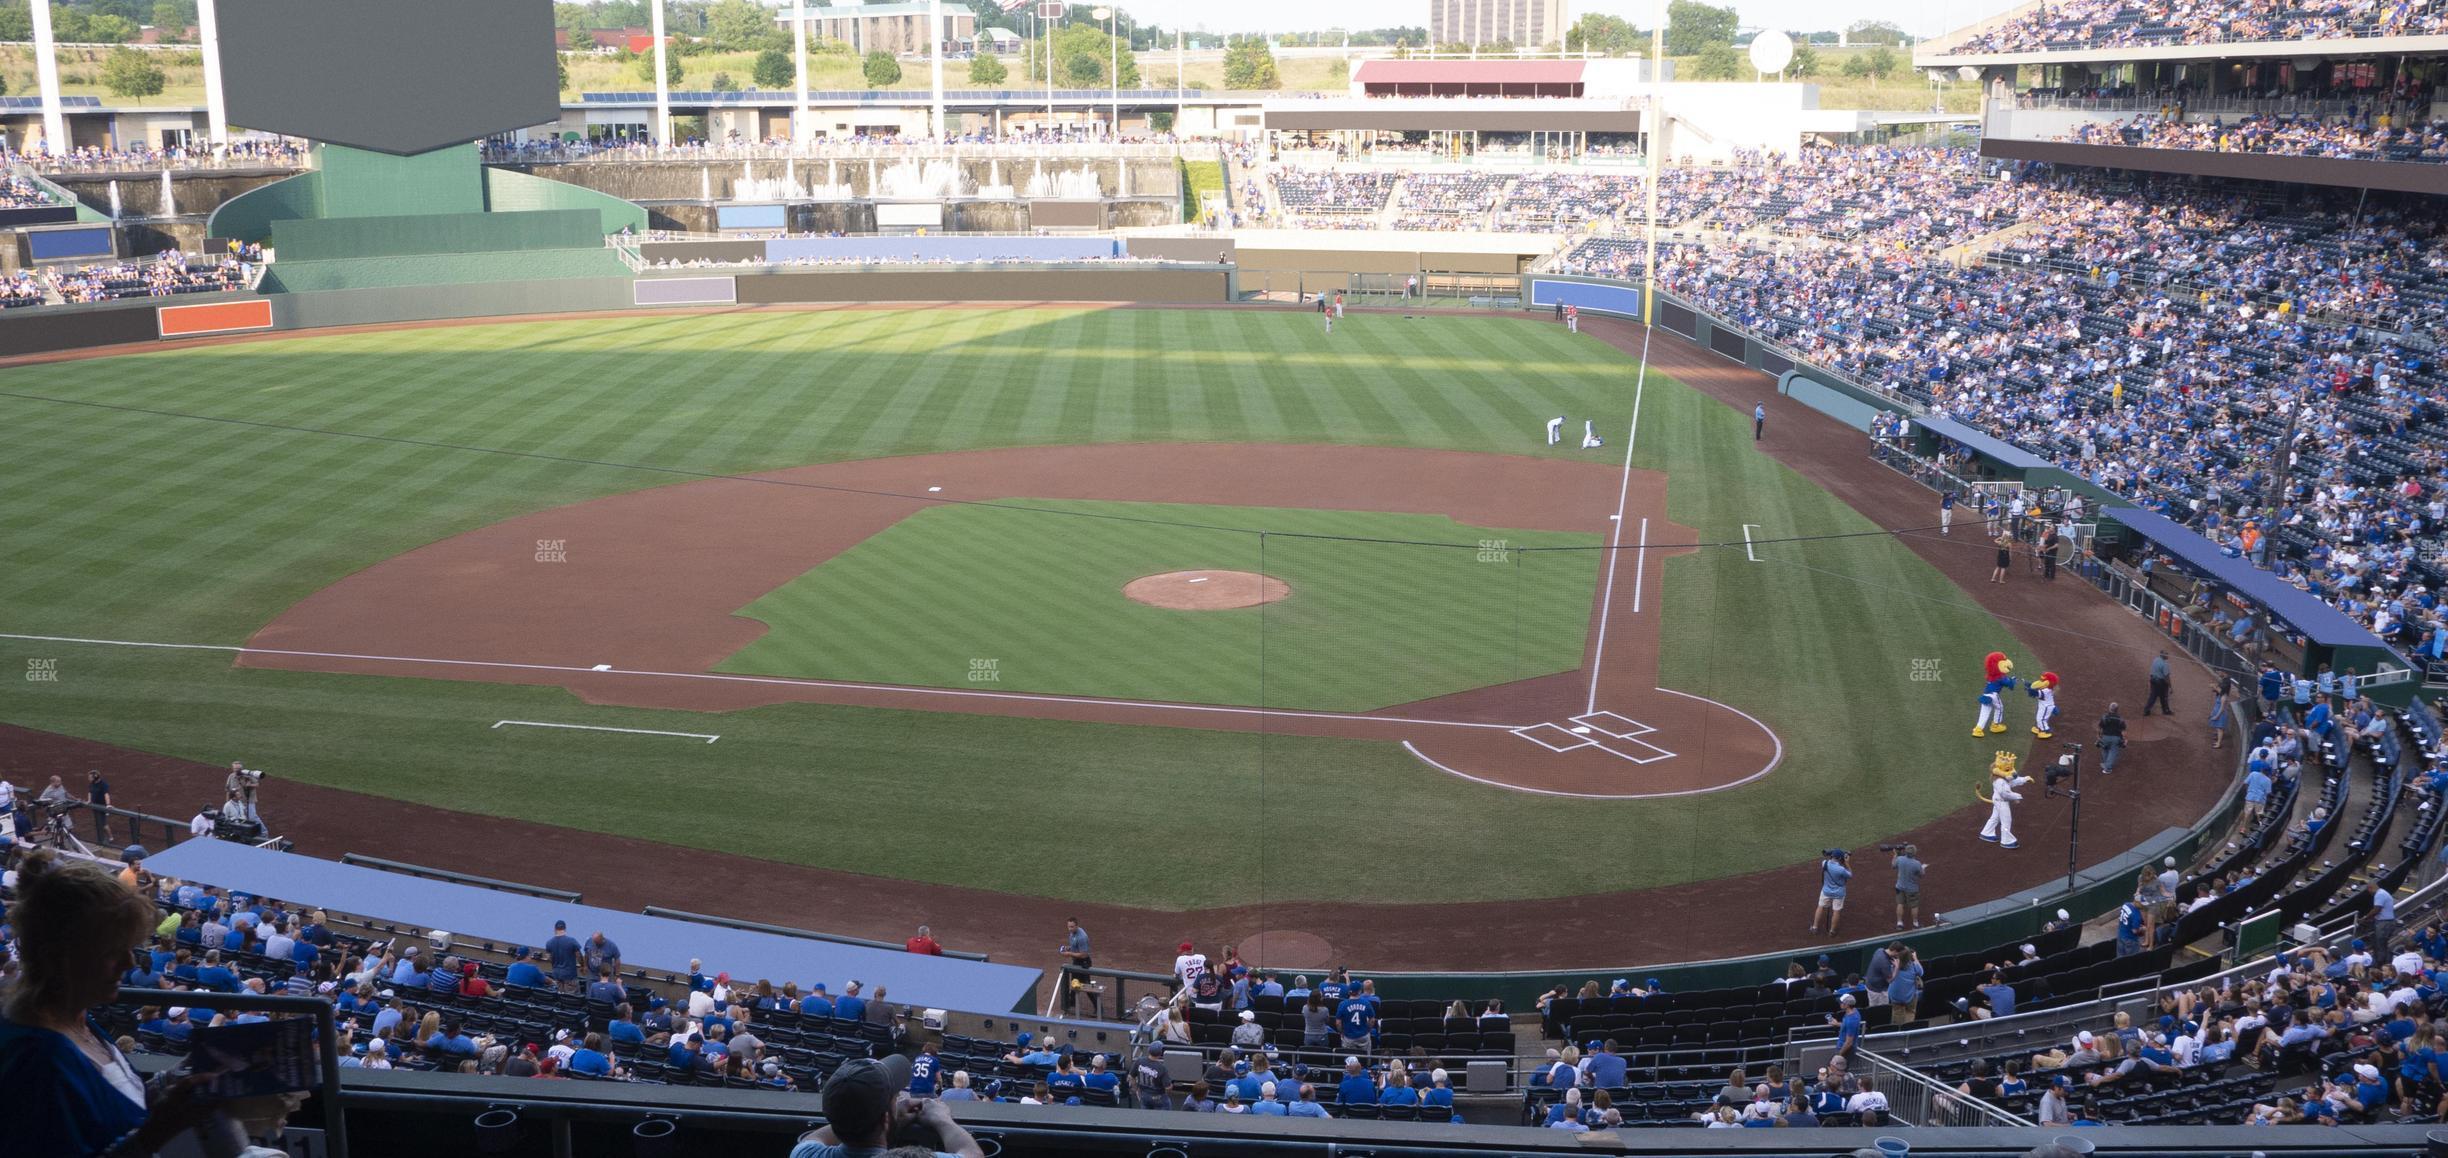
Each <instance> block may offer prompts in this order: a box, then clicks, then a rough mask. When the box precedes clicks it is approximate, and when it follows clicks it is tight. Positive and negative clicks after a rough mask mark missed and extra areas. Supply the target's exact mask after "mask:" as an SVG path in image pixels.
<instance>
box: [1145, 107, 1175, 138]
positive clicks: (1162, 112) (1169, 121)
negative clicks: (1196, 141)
mask: <svg viewBox="0 0 2448 1158" xmlns="http://www.w3.org/2000/svg"><path fill="white" fill-rule="evenodd" d="M1148 128H1150V129H1152V130H1154V131H1156V132H1159V133H1169V132H1172V131H1173V110H1171V109H1153V110H1150V111H1149V113H1148Z"/></svg>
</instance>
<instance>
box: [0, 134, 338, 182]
mask: <svg viewBox="0 0 2448 1158" xmlns="http://www.w3.org/2000/svg"><path fill="white" fill-rule="evenodd" d="M311 147H312V146H311V145H309V144H308V143H307V142H305V141H301V140H293V139H290V138H288V137H245V138H241V139H239V140H235V141H229V142H226V143H223V144H220V145H209V144H202V143H199V144H194V145H170V146H154V145H148V144H146V143H144V142H142V141H137V142H131V143H128V144H124V145H118V146H113V147H110V148H104V147H102V146H100V145H85V146H81V147H78V148H74V149H70V150H68V151H67V152H65V153H61V154H59V155H57V156H53V155H51V154H48V153H43V152H32V153H22V154H20V153H14V152H0V160H5V161H8V162H11V163H23V164H26V165H29V166H31V167H33V168H34V169H35V170H37V171H39V172H45V173H125V172H151V171H156V170H161V169H303V168H305V167H306V162H307V157H308V150H309V149H310V148H311Z"/></svg>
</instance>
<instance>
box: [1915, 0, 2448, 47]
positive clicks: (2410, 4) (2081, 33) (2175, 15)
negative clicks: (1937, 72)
mask: <svg viewBox="0 0 2448 1158" xmlns="http://www.w3.org/2000/svg"><path fill="white" fill-rule="evenodd" d="M2442 32H2448V6H2444V5H2442V4H2441V3H2440V2H2439V0H2290V2H2288V3H2285V4H2236V3H2233V2H2232V0H2060V2H2058V3H2050V4H2042V5H2040V6H2038V7H2035V8H2032V9H2030V10H2028V11H2025V12H2021V13H2018V14H2016V15H2015V16H2014V17H2012V18H2011V19H2008V20H2006V21H2003V22H2001V23H1999V24H1997V25H1996V26H1994V27H1991V28H1988V29H1984V30H1982V31H1980V32H1976V33H1973V34H1972V35H1970V36H1968V37H1965V38H1964V39H1963V40H1962V41H1961V42H1960V43H1957V44H1955V45H1954V46H1952V47H1950V48H1948V49H1946V50H1945V51H1946V52H1947V53H1949V54H1953V55H1967V54H1974V53H1990V52H2046V51H2059V52H2063V51H2072V50H2077V49H2086V48H2128V47H2134V46H2139V45H2157V44H2229V43H2239V42H2250V41H2265V40H2328V39H2337V38H2346V37H2361V36H2431V35H2438V34H2440V33H2442Z"/></svg>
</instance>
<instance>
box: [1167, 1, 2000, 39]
mask: <svg viewBox="0 0 2448 1158" xmlns="http://www.w3.org/2000/svg"><path fill="white" fill-rule="evenodd" d="M2016 2H2017V0H1957V2H1955V3H1947V2H1944V0H1734V9H1735V11H1736V12H1737V13H1738V14H1739V15H1740V17H1741V19H1742V23H1743V26H1744V27H1746V28H1748V27H1752V26H1755V25H1758V26H1767V27H1778V28H1791V29H1803V30H1807V29H1816V28H1842V27H1844V26H1845V25H1848V24H1851V23H1853V22H1854V21H1856V20H1886V21H1891V22H1893V23H1895V24H1899V25H1902V26H1903V28H1904V30H1905V31H1907V32H1910V33H1912V34H1914V35H1916V36H1932V35H1936V34H1937V33H1940V32H1944V31H1946V30H1948V29H1950V28H1954V27H1958V26H1960V25H1964V24H1969V23H1971V22H1973V21H1975V20H1979V19H1981V18H1982V17H1985V16H1988V15H1990V14H1991V13H1995V12H2001V11H2004V10H2005V9H2006V8H2008V7H2010V6H2012V5H2013V4H2015V3H2016ZM1123 6H1124V7H1125V8H1127V9H1128V10H1129V11H1130V12H1131V13H1132V14H1134V15H1137V16H1140V17H1142V18H1144V19H1146V20H1148V21H1149V22H1151V23H1157V24H1162V25H1165V26H1167V27H1171V26H1174V25H1176V24H1180V25H1184V26H1187V27H1190V28H1198V27H1201V26H1204V27H1206V28H1208V29H1210V30H1214V31H1219V32H1225V31H1245V30H1266V31H1285V32H1291V31H1305V30H1309V29H1315V28H1320V27H1351V28H1379V27H1385V26H1389V25H1426V24H1427V23H1428V0H1332V2H1331V3H1320V2H1319V0H1225V2H1224V3H1217V2H1216V0H1127V2H1126V3H1125V4H1124V5H1123ZM1564 7H1565V11H1566V13H1567V14H1568V15H1570V16H1571V17H1572V18H1573V19H1575V20H1578V19H1580V18H1581V15H1582V14H1583V13H1586V12H1606V13H1610V14H1613V15H1616V16H1621V17H1623V18H1625V19H1627V20H1630V21H1631V22H1633V23H1634V24H1637V25H1640V26H1642V27H1644V28H1645V27H1648V25H1649V24H1650V22H1651V17H1650V15H1649V14H1650V13H1651V12H1653V11H1657V10H1660V9H1662V8H1663V0H1659V3H1658V4H1657V5H1656V6H1655V7H1653V6H1652V5H1651V4H1650V3H1649V2H1648V0H1565V4H1564Z"/></svg>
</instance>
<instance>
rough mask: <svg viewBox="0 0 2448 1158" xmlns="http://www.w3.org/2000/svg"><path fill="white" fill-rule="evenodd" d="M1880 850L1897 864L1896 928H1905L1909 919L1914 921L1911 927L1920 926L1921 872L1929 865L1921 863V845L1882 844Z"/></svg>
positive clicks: (1916, 927)
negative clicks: (1905, 923)
mask: <svg viewBox="0 0 2448 1158" xmlns="http://www.w3.org/2000/svg"><path fill="white" fill-rule="evenodd" d="M1879 851H1880V852H1883V853H1886V854H1887V855H1888V856H1889V858H1891V859H1892V860H1893V862H1894V864H1895V874H1896V883H1895V894H1896V928H1899V929H1901V928H1904V927H1905V925H1904V922H1906V921H1907V920H1909V921H1911V922H1912V926H1911V927H1913V928H1915V929H1918V928H1920V927H1921V874H1922V872H1923V871H1925V870H1926V869H1927V868H1928V867H1929V866H1927V865H1925V864H1922V863H1921V847H1920V846H1919V845H1914V844H1882V845H1880V846H1879Z"/></svg>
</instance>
